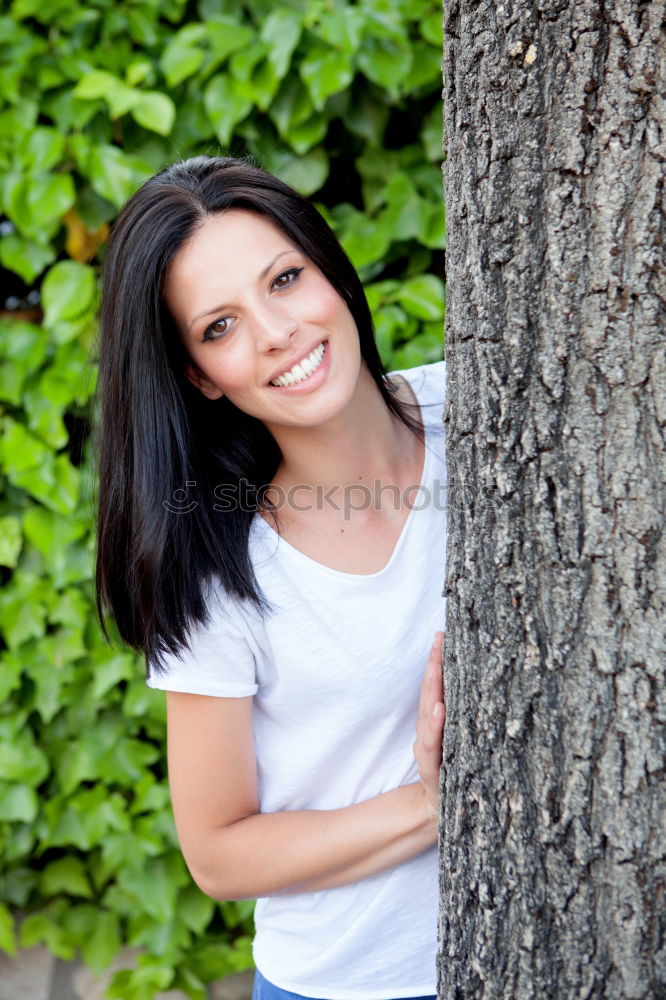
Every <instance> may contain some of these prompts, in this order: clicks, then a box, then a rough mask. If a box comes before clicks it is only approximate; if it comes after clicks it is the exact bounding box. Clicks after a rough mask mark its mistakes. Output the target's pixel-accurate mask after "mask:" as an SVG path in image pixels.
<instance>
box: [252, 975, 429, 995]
mask: <svg viewBox="0 0 666 1000" xmlns="http://www.w3.org/2000/svg"><path fill="white" fill-rule="evenodd" d="M252 1000H310V998H308V997H304V996H302V995H301V994H300V993H290V992H289V990H281V989H280V987H279V986H273V984H272V983H269V982H268V980H267V979H264V977H263V976H262V974H261V973H260V972H259V970H258V969H257V971H256V972H255V974H254V987H253V989H252ZM386 1000H390V998H389V997H387V998H386ZM403 1000H405V998H403ZM409 1000H437V998H436V997H435V996H431V997H410V998H409Z"/></svg>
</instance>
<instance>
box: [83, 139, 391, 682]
mask: <svg viewBox="0 0 666 1000" xmlns="http://www.w3.org/2000/svg"><path fill="white" fill-rule="evenodd" d="M229 208H243V209H248V210H250V211H252V212H256V213H260V214H262V215H264V216H266V217H267V218H268V219H270V220H271V221H272V222H273V223H274V224H275V225H276V226H278V227H279V228H280V229H281V230H282V231H283V232H284V233H285V234H286V236H287V237H288V238H289V239H290V240H291V241H292V242H293V243H294V244H295V245H296V246H297V247H298V248H299V249H300V250H302V251H303V253H305V254H306V256H307V257H309V258H310V259H311V260H312V261H313V262H314V263H315V264H316V265H317V267H319V269H320V270H321V271H322V272H323V273H324V274H325V275H326V278H327V279H328V281H329V282H330V283H331V285H332V286H333V287H334V288H335V289H336V291H337V292H338V293H339V295H340V296H341V297H342V298H343V300H344V301H345V302H346V304H347V306H348V307H349V310H350V311H351V314H352V316H353V318H354V320H355V322H356V326H357V328H358V333H359V338H360V346H361V354H362V357H363V359H364V361H365V363H366V365H367V367H368V369H369V371H370V374H371V375H372V377H373V379H374V381H375V382H376V384H377V387H378V388H379V391H380V393H381V395H382V397H383V399H384V401H385V403H386V405H387V407H388V408H389V409H390V410H391V411H392V412H393V413H394V414H396V416H397V417H399V419H401V420H402V421H403V422H405V423H407V424H408V425H410V426H411V421H410V419H409V417H408V416H407V415H406V413H405V412H404V411H403V409H402V407H401V406H400V404H399V402H398V400H397V399H396V398H395V396H394V395H392V394H391V392H390V390H389V388H388V387H387V384H386V381H385V378H384V374H383V369H382V364H381V361H380V358H379V354H378V351H377V347H376V345H375V340H374V336H373V327H372V319H371V316H370V311H369V309H368V304H367V301H366V298H365V293H364V291H363V287H362V285H361V282H360V280H359V277H358V275H357V274H356V271H355V270H354V268H353V266H352V264H351V263H350V261H349V259H348V258H347V256H346V254H345V253H344V251H343V249H342V247H341V246H340V244H339V243H338V241H337V240H336V238H335V236H334V235H333V233H332V232H331V230H330V228H329V227H328V225H327V224H326V222H325V221H324V219H323V218H322V217H321V215H320V214H319V212H317V210H316V209H315V208H314V207H313V206H312V205H311V204H310V203H309V202H308V201H306V199H305V198H303V197H302V196H301V195H299V194H298V193H297V192H296V191H294V190H292V188H290V187H288V186H287V185H286V184H284V183H283V182H282V181H280V180H278V179H277V178H276V177H273V176H272V175H271V174H268V173H266V171H264V170H261V169H259V168H258V167H255V166H252V165H250V164H249V163H246V162H245V161H243V160H237V159H232V158H226V157H212V156H197V157H194V158H193V159H189V160H184V161H182V162H180V163H175V164H173V165H172V166H170V167H167V168H166V169H165V170H163V171H161V172H160V173H158V174H157V175H156V176H155V177H152V178H151V179H150V180H149V181H147V182H146V183H145V184H144V185H143V186H142V187H141V188H140V189H139V190H138V191H137V192H136V194H135V195H134V196H133V197H132V198H131V199H130V201H129V202H128V204H127V205H126V206H125V208H124V209H123V211H122V212H121V213H120V216H119V217H118V219H117V221H116V223H115V225H114V227H113V232H112V234H111V239H110V242H109V247H108V250H107V254H106V258H105V262H104V274H103V298H102V312H101V346H100V394H101V423H100V432H99V443H100V487H99V519H98V543H97V605H98V611H99V614H100V618H101V619H102V620H103V616H104V612H105V611H106V610H109V611H110V612H111V614H112V615H113V617H114V619H115V621H116V624H117V626H118V630H119V632H120V635H121V636H122V638H123V639H124V640H125V641H126V642H128V643H129V644H130V645H131V646H134V647H135V648H136V649H140V650H142V651H143V652H144V653H145V655H146V659H147V662H148V665H149V669H150V668H151V667H152V668H156V669H160V666H161V663H162V658H163V655H164V654H165V653H166V652H167V651H169V652H173V653H177V652H178V650H179V649H180V648H182V647H183V646H184V645H186V644H187V637H188V632H189V630H190V628H191V627H192V626H193V625H194V624H196V623H201V624H205V623H207V621H208V610H207V602H206V593H207V590H208V587H209V585H210V584H211V583H212V582H214V581H216V580H219V582H220V583H221V585H222V587H223V588H224V590H225V591H227V592H228V593H230V594H232V595H235V596H236V597H238V598H241V599H249V600H250V601H252V602H253V603H254V604H255V605H258V606H259V607H261V608H265V606H266V605H265V602H264V599H263V596H262V595H261V593H260V592H259V589H258V586H257V582H256V580H255V577H254V573H253V570H252V565H251V561H250V558H249V552H248V541H249V533H250V526H251V523H252V518H253V517H254V515H255V512H256V509H257V504H258V500H259V499H260V497H261V491H262V489H265V487H266V486H267V484H268V483H270V481H271V479H272V478H273V476H274V475H275V472H276V470H277V467H278V465H279V462H280V452H279V449H278V446H277V444H276V442H275V440H274V439H273V437H272V436H271V434H269V432H268V431H267V430H266V428H265V427H264V425H263V424H262V423H260V422H259V421H258V420H256V419H255V418H253V417H250V416H248V415H247V414H245V413H242V412H241V411H240V410H238V409H237V408H236V407H234V406H233V404H231V403H230V402H229V401H228V400H227V399H225V398H222V399H219V400H209V399H206V398H205V397H204V396H203V395H202V394H201V393H200V392H199V391H198V390H197V389H195V388H194V387H193V386H192V385H191V384H190V382H189V380H188V379H187V377H186V375H185V364H186V360H187V358H186V354H185V349H184V347H183V345H182V343H181V341H180V339H179V337H178V335H177V333H176V330H175V327H174V323H173V320H172V318H171V316H170V315H169V314H168V312H167V310H166V307H165V306H164V302H163V295H162V290H163V282H164V276H165V271H166V268H167V265H168V264H169V262H170V261H171V260H172V258H173V257H174V255H175V254H176V253H177V251H178V249H179V248H180V247H181V246H182V244H183V243H184V242H185V241H186V240H187V239H188V238H189V237H190V236H191V235H192V233H193V232H194V231H195V230H196V229H197V227H198V226H200V225H201V224H202V223H203V222H204V220H205V219H206V218H207V217H209V216H211V215H214V214H216V213H219V212H223V211H225V210H226V209H229ZM241 487H242V497H241ZM216 490H217V493H216V492H215V491H216ZM220 490H222V491H223V492H224V493H225V494H226V495H227V497H228V496H229V495H235V496H236V497H237V498H238V500H239V502H238V503H236V504H230V503H229V502H226V503H223V504H219V503H218V504H216V503H215V502H214V497H215V495H218V496H219V495H220ZM178 491H181V492H180V493H179V492H178ZM186 491H187V493H188V496H187V498H186V499H187V500H189V503H185V500H182V501H181V500H180V499H179V498H180V497H183V498H185V492H186ZM229 491H231V494H230V493H229ZM234 491H235V494H234ZM193 505H194V506H193ZM216 507H217V508H218V509H215V508H216ZM230 507H232V508H234V509H229V508H230ZM220 508H222V509H220Z"/></svg>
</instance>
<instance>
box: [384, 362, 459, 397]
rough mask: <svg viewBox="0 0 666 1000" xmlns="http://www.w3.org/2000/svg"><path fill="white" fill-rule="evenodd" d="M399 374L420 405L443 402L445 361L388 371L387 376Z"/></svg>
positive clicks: (392, 376)
mask: <svg viewBox="0 0 666 1000" xmlns="http://www.w3.org/2000/svg"><path fill="white" fill-rule="evenodd" d="M395 376H400V377H401V378H404V379H405V381H406V382H408V383H409V385H410V386H411V388H412V391H413V392H414V395H415V396H416V398H417V400H418V401H419V403H420V405H421V406H424V405H425V406H429V405H436V404H437V403H440V404H443V403H444V399H445V395H446V362H445V361H434V362H432V363H431V364H427V365H418V366H417V367H416V368H402V369H399V370H398V371H394V372H390V374H389V378H394V377H395Z"/></svg>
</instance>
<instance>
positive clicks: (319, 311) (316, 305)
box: [310, 279, 356, 331]
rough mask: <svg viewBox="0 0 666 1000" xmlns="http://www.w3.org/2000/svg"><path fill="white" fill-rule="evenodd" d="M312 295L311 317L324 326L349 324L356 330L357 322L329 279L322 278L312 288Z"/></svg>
mask: <svg viewBox="0 0 666 1000" xmlns="http://www.w3.org/2000/svg"><path fill="white" fill-rule="evenodd" d="M312 292H313V294H312V295H311V297H310V318H311V321H312V322H315V323H320V324H321V325H322V326H336V327H337V328H340V327H343V326H348V327H350V328H351V329H352V330H354V331H355V330H356V324H355V323H354V319H353V317H352V314H351V313H350V311H349V309H348V308H347V305H346V303H345V302H344V301H343V299H342V298H341V297H340V296H339V295H338V293H337V292H336V291H335V289H334V288H333V286H332V285H329V283H328V281H326V280H325V279H322V280H321V281H319V282H318V283H317V284H316V285H315V286H314V287H313V289H312Z"/></svg>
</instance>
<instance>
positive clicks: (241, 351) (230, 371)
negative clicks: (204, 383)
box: [193, 337, 256, 395]
mask: <svg viewBox="0 0 666 1000" xmlns="http://www.w3.org/2000/svg"><path fill="white" fill-rule="evenodd" d="M193 360H194V362H195V364H196V365H197V366H198V368H199V369H200V370H201V371H202V372H203V373H204V374H205V375H206V376H207V377H208V378H209V379H210V381H211V382H213V383H214V384H215V385H216V386H217V387H218V388H220V389H221V390H222V391H223V392H224V393H225V395H233V394H238V393H242V392H243V391H246V390H247V388H248V384H252V383H253V382H254V378H255V374H256V372H255V364H254V362H255V358H254V354H253V352H252V351H250V350H248V345H247V343H246V342H244V341H243V338H240V337H239V338H237V339H236V340H235V341H234V342H233V343H229V344H224V345H223V344H217V345H215V344H207V345H206V347H205V350H198V351H197V352H196V355H195V356H194V357H193Z"/></svg>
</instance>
